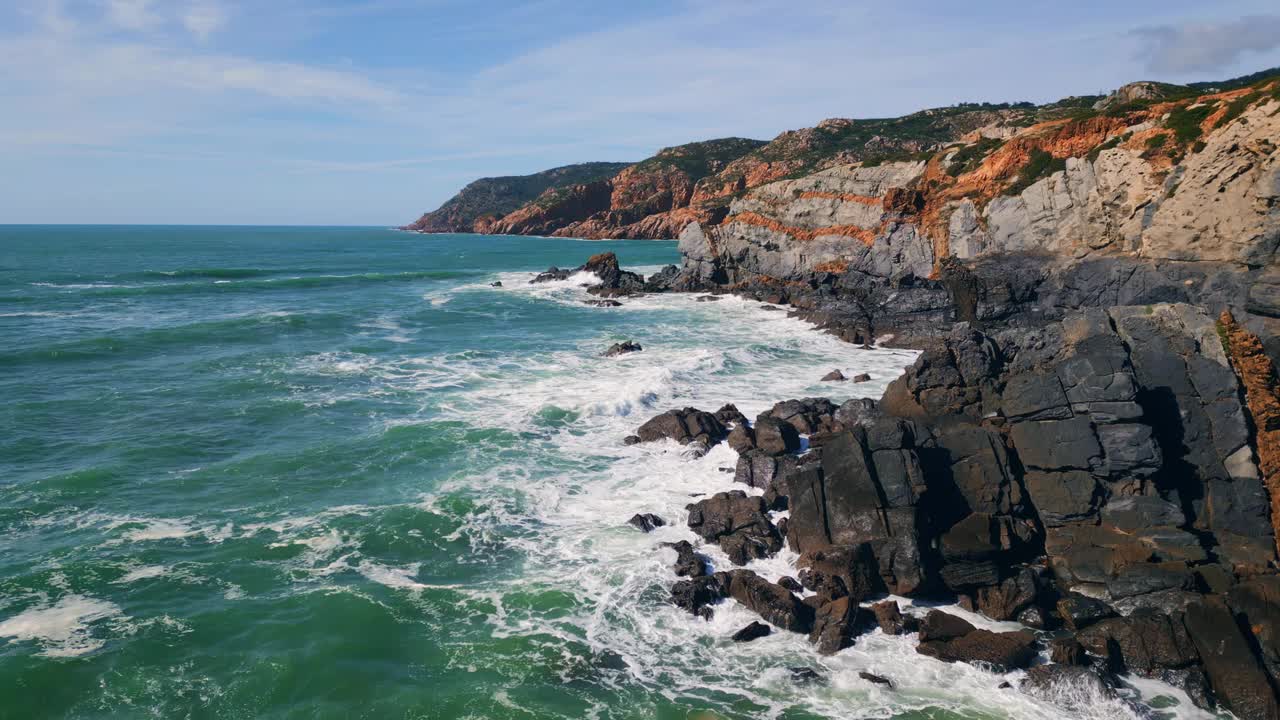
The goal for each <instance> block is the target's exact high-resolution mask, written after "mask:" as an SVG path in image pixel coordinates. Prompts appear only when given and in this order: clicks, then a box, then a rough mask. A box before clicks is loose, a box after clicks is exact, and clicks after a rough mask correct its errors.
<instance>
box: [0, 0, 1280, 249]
mask: <svg viewBox="0 0 1280 720" xmlns="http://www.w3.org/2000/svg"><path fill="white" fill-rule="evenodd" d="M1273 66H1280V7H1277V5H1276V2H1275V0H1215V1H1214V2H1204V1H1203V0H1158V1H1149V0H1106V1H1105V2H1102V1H1098V0H1077V2H1072V3H1064V2H1061V1H1060V0H1053V1H1050V2H1042V1H1040V0H1019V1H1016V2H1015V1H1012V0H1010V1H1005V0H993V1H990V2H983V1H981V0H969V1H968V2H964V3H958V2H948V1H944V0H912V2H900V1H899V0H879V1H876V2H863V1H861V0H846V1H844V2H840V1H836V0H687V1H686V0H656V1H652V2H638V1H635V0H631V1H628V2H612V1H610V0H594V1H591V0H532V1H531V2H523V3H514V2H495V1H490V0H366V1H364V2H357V1H355V0H0V98H3V100H0V158H3V164H2V165H0V223H174V224H307V225H376V226H392V225H399V224H404V223H407V222H410V221H412V220H414V219H415V218H417V216H418V215H420V214H421V213H422V212H424V211H426V210H431V209H433V208H435V207H436V206H438V205H439V204H440V203H441V202H443V201H444V200H446V199H448V198H449V197H450V196H451V195H452V194H453V193H454V192H456V191H457V190H458V189H459V188H460V187H462V186H463V185H465V184H466V183H467V182H469V181H471V180H473V179H475V178H478V177H483V176H491V175H513V174H525V173H530V172H536V171H538V170H543V169H546V168H550V167H555V166H559V165H564V164H568V163H575V162H584V161H588V160H614V161H635V160H640V159H642V158H644V157H647V156H649V155H651V154H653V153H654V152H655V151H657V150H658V149H659V148H661V147H665V146H669V145H677V144H681V143H685V142H690V141H694V140H705V139H710V138H715V137H727V136H742V137H753V138H761V139H769V138H772V137H774V136H776V135H777V134H778V133H780V132H782V131H784V130H788V129H795V128H801V127H809V126H812V125H815V124H816V123H817V122H819V121H820V120H822V119H823V118H828V117H892V116H897V115H901V114H905V113H908V112H912V111H914V110H918V109H921V108H925V107H937V106H944V105H950V104H954V103H957V102H965V101H991V102H1001V101H1020V100H1030V101H1034V102H1046V101H1051V100H1056V99H1059V98H1061V97H1064V96H1067V95H1083V94H1094V93H1099V92H1105V91H1109V90H1111V89H1114V88H1115V87H1118V86H1119V85H1121V84H1124V83H1126V82H1130V81H1133V80H1139V79H1151V80H1164V81H1169V82H1188V81H1194V80H1213V79H1224V78H1228V77H1233V76H1237V75H1242V74H1246V73H1249V72H1253V71H1256V70H1259V69H1262V68H1266V67H1273Z"/></svg>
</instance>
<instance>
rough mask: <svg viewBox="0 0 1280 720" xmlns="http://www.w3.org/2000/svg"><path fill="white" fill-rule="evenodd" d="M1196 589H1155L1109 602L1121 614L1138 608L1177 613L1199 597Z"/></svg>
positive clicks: (1133, 611)
mask: <svg viewBox="0 0 1280 720" xmlns="http://www.w3.org/2000/svg"><path fill="white" fill-rule="evenodd" d="M1200 597H1201V595H1200V593H1199V592H1198V591H1188V590H1176V589H1175V590H1156V591H1154V592H1150V593H1146V594H1143V595H1130V596H1128V597H1122V598H1118V599H1116V600H1113V601H1112V602H1111V605H1112V607H1114V608H1115V609H1116V612H1118V613H1120V614H1121V615H1132V614H1133V613H1135V612H1137V611H1138V610H1154V611H1155V612H1158V613H1162V614H1164V615H1179V614H1181V613H1182V612H1183V611H1184V610H1186V609H1187V606H1188V605H1190V604H1191V603H1193V602H1196V601H1198V600H1199V599H1200Z"/></svg>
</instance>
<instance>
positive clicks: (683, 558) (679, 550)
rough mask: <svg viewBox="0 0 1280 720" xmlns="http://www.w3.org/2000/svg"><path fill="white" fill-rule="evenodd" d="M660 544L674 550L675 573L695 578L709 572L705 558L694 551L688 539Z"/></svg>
mask: <svg viewBox="0 0 1280 720" xmlns="http://www.w3.org/2000/svg"><path fill="white" fill-rule="evenodd" d="M662 546H663V547H668V548H671V549H672V550H675V551H676V564H675V571H676V575H679V576H681V577H690V578H697V577H704V576H706V575H710V574H711V572H710V570H708V566H709V563H708V562H707V559H706V558H705V557H703V556H702V555H701V554H700V553H698V552H697V551H695V550H694V549H693V545H691V544H689V541H688V540H681V541H680V542H674V543H663V544H662Z"/></svg>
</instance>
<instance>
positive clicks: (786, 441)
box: [752, 418, 800, 455]
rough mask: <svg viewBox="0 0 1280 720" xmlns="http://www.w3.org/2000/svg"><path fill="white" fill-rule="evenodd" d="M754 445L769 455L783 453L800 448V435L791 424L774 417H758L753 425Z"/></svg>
mask: <svg viewBox="0 0 1280 720" xmlns="http://www.w3.org/2000/svg"><path fill="white" fill-rule="evenodd" d="M752 430H754V431H755V436H756V447H758V448H760V450H761V451H763V452H765V453H768V454H769V455H783V454H785V453H793V452H795V451H797V450H799V449H800V435H799V433H797V432H796V429H795V428H794V427H792V426H791V425H789V424H787V423H785V422H782V421H781V420H777V419H775V418H758V419H757V420H756V424H755V427H754V428H752Z"/></svg>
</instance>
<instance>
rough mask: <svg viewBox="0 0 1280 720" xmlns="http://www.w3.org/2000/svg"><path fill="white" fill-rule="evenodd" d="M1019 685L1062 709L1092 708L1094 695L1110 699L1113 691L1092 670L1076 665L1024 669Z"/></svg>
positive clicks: (1114, 694) (1112, 696)
mask: <svg viewBox="0 0 1280 720" xmlns="http://www.w3.org/2000/svg"><path fill="white" fill-rule="evenodd" d="M1021 688H1022V690H1023V691H1024V692H1026V693H1028V694H1030V695H1033V696H1036V697H1040V698H1042V699H1045V700H1049V701H1050V702H1053V703H1054V704H1056V705H1059V706H1060V707H1062V708H1063V710H1067V711H1081V710H1090V709H1093V708H1092V707H1091V706H1092V704H1093V703H1094V702H1096V700H1097V699H1098V698H1114V697H1116V693H1115V690H1114V689H1113V688H1112V687H1111V685H1110V684H1109V683H1107V682H1106V681H1105V680H1103V679H1102V677H1100V676H1099V675H1098V674H1097V673H1096V672H1094V671H1093V670H1091V669H1089V668H1086V667H1080V666H1078V665H1037V666H1036V667H1033V668H1029V669H1028V670H1027V676H1026V677H1025V678H1023V680H1022V683H1021Z"/></svg>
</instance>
